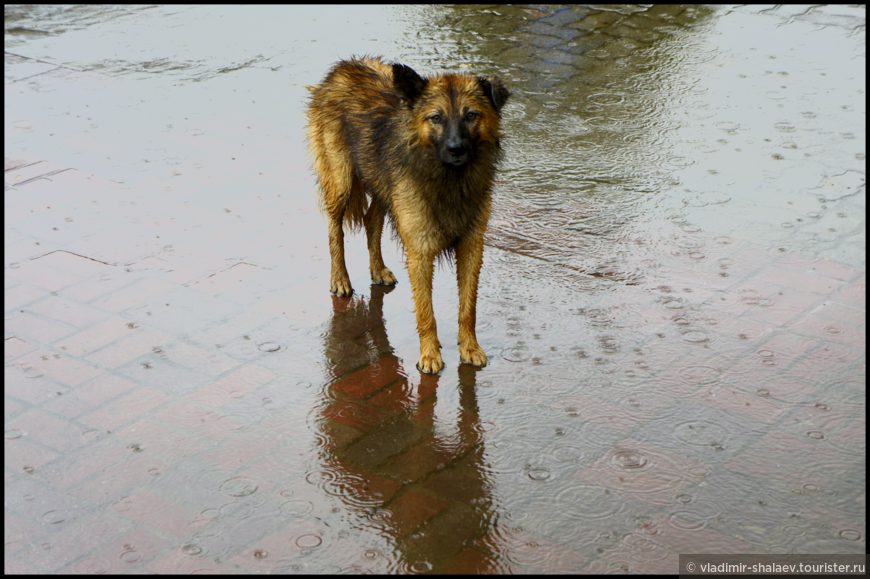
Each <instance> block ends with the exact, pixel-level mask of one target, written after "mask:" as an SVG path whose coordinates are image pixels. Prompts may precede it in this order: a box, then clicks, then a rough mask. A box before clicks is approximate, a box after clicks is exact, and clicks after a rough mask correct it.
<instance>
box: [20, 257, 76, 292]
mask: <svg viewBox="0 0 870 579" xmlns="http://www.w3.org/2000/svg"><path fill="white" fill-rule="evenodd" d="M6 275H8V276H9V277H13V278H15V279H17V280H19V281H23V282H26V283H29V284H30V285H35V286H37V287H40V288H42V289H44V290H48V291H50V292H56V291H60V290H62V289H63V288H65V287H67V286H70V285H73V284H74V283H77V282H79V281H81V280H82V278H81V277H80V276H77V275H72V274H68V273H65V272H62V271H60V270H57V269H54V268H53V267H49V266H47V265H43V264H41V263H39V262H37V261H35V260H32V259H31V260H28V261H25V262H22V263H21V264H20V265H19V267H16V268H7V269H6Z"/></svg>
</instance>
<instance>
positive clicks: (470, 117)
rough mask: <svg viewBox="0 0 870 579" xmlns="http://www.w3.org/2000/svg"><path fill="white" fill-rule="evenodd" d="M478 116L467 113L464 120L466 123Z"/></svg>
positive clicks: (473, 113) (470, 112)
mask: <svg viewBox="0 0 870 579" xmlns="http://www.w3.org/2000/svg"><path fill="white" fill-rule="evenodd" d="M479 116H480V115H479V114H477V113H475V112H472V111H468V112H467V113H465V120H467V121H473V120H474V119H476V118H477V117H479Z"/></svg>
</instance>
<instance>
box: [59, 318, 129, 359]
mask: <svg viewBox="0 0 870 579" xmlns="http://www.w3.org/2000/svg"><path fill="white" fill-rule="evenodd" d="M141 331H143V329H142V328H141V327H140V326H139V324H137V323H135V322H131V321H130V320H127V319H125V318H121V317H119V316H112V317H111V318H109V319H107V320H104V321H102V322H99V323H98V324H96V325H94V326H91V327H89V328H87V329H86V330H83V331H81V332H79V333H77V334H75V335H74V336H70V337H69V338H68V339H66V340H63V341H61V342H58V343H57V344H55V347H57V348H60V349H61V350H63V351H64V352H66V353H68V354H70V355H73V356H79V357H84V356H87V355H88V354H91V353H93V352H95V351H97V350H99V349H100V348H102V347H103V346H106V345H108V344H111V343H112V342H115V341H117V340H120V339H122V338H126V337H128V336H133V335H135V334H136V333H137V332H141Z"/></svg>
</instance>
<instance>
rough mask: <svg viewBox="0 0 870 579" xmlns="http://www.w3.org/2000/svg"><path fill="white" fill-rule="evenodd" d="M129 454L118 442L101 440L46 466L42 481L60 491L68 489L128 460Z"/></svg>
mask: <svg viewBox="0 0 870 579" xmlns="http://www.w3.org/2000/svg"><path fill="white" fill-rule="evenodd" d="M129 452H130V451H129V449H126V448H123V447H122V446H121V445H119V444H118V441H117V440H112V439H111V438H103V439H99V440H97V441H96V442H94V443H92V444H90V445H89V446H87V447H85V448H82V449H79V450H78V451H76V452H74V453H65V454H63V455H62V456H61V457H60V458H58V459H57V460H55V461H53V462H51V463H50V464H48V465H46V466H44V467H43V468H42V472H41V473H40V476H41V480H43V481H45V482H47V483H48V484H50V485H52V486H54V487H57V488H59V489H67V488H69V487H71V486H73V485H76V484H78V483H80V482H82V481H83V480H85V479H87V478H90V477H92V476H94V475H95V474H97V473H99V472H102V471H103V470H105V469H106V468H108V467H110V466H112V465H113V464H116V463H118V462H119V461H121V460H123V459H125V458H127V456H129Z"/></svg>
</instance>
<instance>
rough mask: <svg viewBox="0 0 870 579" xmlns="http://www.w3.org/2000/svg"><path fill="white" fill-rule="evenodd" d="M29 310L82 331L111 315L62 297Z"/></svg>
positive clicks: (32, 306)
mask: <svg viewBox="0 0 870 579" xmlns="http://www.w3.org/2000/svg"><path fill="white" fill-rule="evenodd" d="M27 309H28V311H31V312H33V313H35V314H39V315H41V316H44V317H46V318H50V319H52V320H57V321H59V322H63V323H65V324H69V325H71V326H75V327H76V328H79V329H80V330H83V329H85V328H88V327H90V326H93V325H94V324H97V323H98V322H100V321H102V320H104V319H106V318H107V317H109V315H110V314H109V313H108V312H104V311H102V310H99V309H96V308H92V307H89V306H86V305H83V304H80V303H78V302H74V301H72V300H69V299H66V298H64V297H62V296H49V297H47V298H45V299H43V300H40V301H38V302H36V303H34V304H31V305H30V306H29V307H28V308H27Z"/></svg>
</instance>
